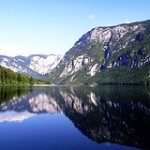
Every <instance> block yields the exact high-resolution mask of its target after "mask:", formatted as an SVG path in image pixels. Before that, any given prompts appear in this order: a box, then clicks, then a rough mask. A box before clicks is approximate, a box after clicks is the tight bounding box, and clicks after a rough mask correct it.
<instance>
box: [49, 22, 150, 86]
mask: <svg viewBox="0 0 150 150" xmlns="http://www.w3.org/2000/svg"><path fill="white" fill-rule="evenodd" d="M149 63H150V20H148V21H143V22H135V23H131V24H121V25H117V26H109V27H96V28H93V29H92V30H91V31H89V32H87V33H86V34H84V35H83V36H82V37H81V38H80V39H79V40H78V41H77V42H76V43H75V44H74V46H73V47H72V48H71V49H70V50H69V51H68V52H66V54H65V55H64V57H63V59H62V60H61V61H60V63H59V64H58V65H57V67H56V68H54V69H53V71H52V72H51V73H50V78H51V79H52V80H53V81H54V82H56V83H112V84H113V83H121V84H125V83H127V84H128V83H144V84H145V83H147V84H149V81H150V67H149Z"/></svg>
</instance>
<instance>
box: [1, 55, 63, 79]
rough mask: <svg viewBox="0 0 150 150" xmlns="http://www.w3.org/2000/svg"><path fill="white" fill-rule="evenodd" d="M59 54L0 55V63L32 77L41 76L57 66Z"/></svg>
mask: <svg viewBox="0 0 150 150" xmlns="http://www.w3.org/2000/svg"><path fill="white" fill-rule="evenodd" d="M60 59H61V56H60V55H53V54H51V55H39V54H36V55H30V56H28V57H25V56H15V57H8V56H4V55H0V65H1V66H3V67H6V68H9V69H11V70H13V71H14V72H19V73H22V74H24V75H28V76H32V77H34V78H42V77H43V76H45V75H47V74H48V73H50V72H51V70H52V69H53V68H55V67H56V66H57V64H58V63H59V61H60Z"/></svg>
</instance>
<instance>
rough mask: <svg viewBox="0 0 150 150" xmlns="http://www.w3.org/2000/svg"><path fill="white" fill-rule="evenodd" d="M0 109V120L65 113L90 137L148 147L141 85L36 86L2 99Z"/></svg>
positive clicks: (147, 97)
mask: <svg viewBox="0 0 150 150" xmlns="http://www.w3.org/2000/svg"><path fill="white" fill-rule="evenodd" d="M0 111H1V113H0V122H3V121H19V122H20V121H22V120H23V119H27V118H29V117H32V116H34V115H36V114H39V113H50V114H55V113H64V114H65V115H66V116H67V117H68V118H69V119H70V120H71V121H72V122H73V123H74V125H75V126H76V127H77V128H78V129H79V130H80V131H81V132H82V133H83V134H84V135H86V136H87V137H88V138H90V139H92V140H93V141H96V142H98V143H101V142H112V143H118V144H123V145H127V146H134V147H140V148H146V149H150V144H149V142H150V140H149V139H150V131H149V127H150V90H149V89H145V88H143V87H142V88H141V87H136V86H135V87H130V86H125V87H117V86H113V87H111V86H110V87H109V86H104V87H87V86H79V87H44V88H37V89H34V90H33V91H32V92H31V91H30V92H29V93H28V94H25V95H22V96H20V97H19V96H18V97H13V98H12V99H11V100H9V101H8V100H7V101H4V102H2V103H1V106H0ZM19 115H20V116H19ZM21 116H22V117H21ZM17 118H18V119H17ZM20 118H21V119H20Z"/></svg>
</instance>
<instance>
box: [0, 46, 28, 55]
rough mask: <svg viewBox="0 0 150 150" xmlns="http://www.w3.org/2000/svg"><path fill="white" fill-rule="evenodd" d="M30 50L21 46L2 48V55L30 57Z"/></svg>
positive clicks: (0, 49)
mask: <svg viewBox="0 0 150 150" xmlns="http://www.w3.org/2000/svg"><path fill="white" fill-rule="evenodd" d="M29 54H30V53H29V50H28V49H27V48H24V47H21V46H0V55H7V56H17V55H23V56H28V55H29Z"/></svg>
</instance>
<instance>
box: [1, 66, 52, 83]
mask: <svg viewBox="0 0 150 150" xmlns="http://www.w3.org/2000/svg"><path fill="white" fill-rule="evenodd" d="M0 84H50V81H46V80H38V79H34V78H32V77H28V76H24V75H21V74H20V73H15V72H13V71H12V70H10V69H7V68H4V67H2V66H0Z"/></svg>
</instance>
